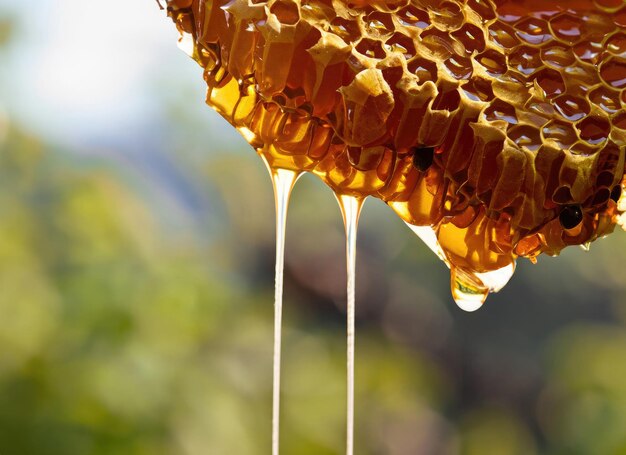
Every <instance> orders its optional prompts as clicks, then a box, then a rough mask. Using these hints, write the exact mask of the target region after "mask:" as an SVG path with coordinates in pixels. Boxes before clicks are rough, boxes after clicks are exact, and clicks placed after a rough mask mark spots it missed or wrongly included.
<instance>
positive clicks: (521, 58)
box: [508, 46, 543, 76]
mask: <svg viewBox="0 0 626 455" xmlns="http://www.w3.org/2000/svg"><path fill="white" fill-rule="evenodd" d="M508 60H509V66H510V67H511V68H513V69H515V70H517V71H519V72H520V73H522V74H525V75H527V76H528V75H530V74H532V73H534V72H535V71H537V70H538V69H539V68H541V67H542V66H543V62H542V61H541V54H540V53H539V52H538V51H537V49H535V48H532V47H529V46H520V47H518V48H517V49H515V51H513V52H512V53H511V54H510V55H509V59H508Z"/></svg>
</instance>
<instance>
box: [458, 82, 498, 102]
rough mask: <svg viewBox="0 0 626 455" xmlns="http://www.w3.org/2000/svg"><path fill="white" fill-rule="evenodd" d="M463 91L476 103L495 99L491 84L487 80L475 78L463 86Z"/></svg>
mask: <svg viewBox="0 0 626 455" xmlns="http://www.w3.org/2000/svg"><path fill="white" fill-rule="evenodd" d="M461 90H462V91H463V93H464V94H465V96H467V97H468V98H469V99H471V100H474V101H490V100H492V99H493V90H492V88H491V83H490V82H489V81H488V80H486V79H481V78H474V79H472V80H470V81H468V82H466V83H465V84H463V85H462V86H461Z"/></svg>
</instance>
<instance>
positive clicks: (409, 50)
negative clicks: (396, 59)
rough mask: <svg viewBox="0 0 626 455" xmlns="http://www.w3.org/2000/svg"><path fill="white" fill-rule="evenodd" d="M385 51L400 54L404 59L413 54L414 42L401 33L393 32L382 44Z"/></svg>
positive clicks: (410, 57)
mask: <svg viewBox="0 0 626 455" xmlns="http://www.w3.org/2000/svg"><path fill="white" fill-rule="evenodd" d="M384 49H385V51H387V52H389V53H395V54H402V55H403V56H404V58H405V59H406V60H410V59H412V58H413V57H414V56H415V44H413V40H412V39H411V38H409V37H408V36H406V35H403V34H402V33H394V34H393V35H392V36H391V37H390V38H389V39H388V40H387V41H385V44H384Z"/></svg>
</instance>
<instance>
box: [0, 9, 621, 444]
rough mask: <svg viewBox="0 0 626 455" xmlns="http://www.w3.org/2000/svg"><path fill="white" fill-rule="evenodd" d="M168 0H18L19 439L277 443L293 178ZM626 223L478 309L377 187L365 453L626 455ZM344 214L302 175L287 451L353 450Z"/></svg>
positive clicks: (12, 314) (12, 213) (361, 387)
mask: <svg viewBox="0 0 626 455" xmlns="http://www.w3.org/2000/svg"><path fill="white" fill-rule="evenodd" d="M176 38H177V37H176V33H175V30H174V27H173V26H172V25H171V24H170V23H169V21H168V20H167V19H166V18H165V16H164V14H163V13H162V12H160V11H159V10H158V8H157V5H156V4H155V3H154V2H152V1H147V0H144V1H136V0H135V1H132V2H131V1H125V0H110V1H107V2H94V1H84V0H27V1H25V2H24V1H20V2H10V1H9V0H0V454H1V455H48V454H50V455H114V454H115V455H117V454H128V455H159V454H177V455H178V454H181V455H183V454H184V455H196V454H197V455H200V454H202V455H206V454H209V455H223V454H224V455H231V454H233V455H248V454H250V455H255V454H260V455H262V454H267V453H269V447H270V402H271V344H272V341H271V339H272V297H273V263H274V215H273V197H272V194H271V187H270V183H269V179H268V177H267V175H266V171H265V169H264V168H263V165H262V163H261V161H260V160H259V159H258V158H257V157H256V156H255V154H254V153H253V152H252V151H251V150H250V149H249V148H248V147H247V145H246V144H245V143H244V141H243V140H242V139H241V138H239V137H238V136H237V135H236V134H235V133H234V132H233V131H231V128H230V127H229V126H228V125H226V124H225V122H224V121H223V120H221V119H220V118H218V116H217V114H215V113H214V112H212V111H211V110H210V109H209V108H207V107H206V106H204V104H203V99H204V87H203V82H202V78H201V71H200V70H199V68H197V67H196V66H195V64H194V63H193V62H192V61H191V60H189V59H188V58H187V57H186V56H185V55H184V54H183V53H182V52H180V51H178V50H177V48H176V43H175V41H176ZM624 261H626V235H624V233H623V232H618V233H615V234H613V235H612V236H611V237H610V238H609V239H606V240H602V241H599V242H597V243H596V244H594V245H593V246H592V249H591V252H589V253H584V252H583V251H581V250H579V249H570V250H568V251H566V252H565V253H564V254H563V255H562V256H561V257H560V258H557V259H552V258H547V257H545V258H544V257H542V258H540V261H539V264H538V265H536V266H532V265H531V264H530V263H528V262H526V261H521V262H520V263H519V266H518V271H517V273H516V275H515V276H514V277H513V279H512V281H511V283H510V284H509V285H508V286H507V287H506V288H505V289H504V290H503V291H502V292H501V293H500V294H497V295H493V296H491V297H490V298H489V299H488V301H487V304H486V306H485V307H484V308H483V309H482V310H481V311H478V312H476V313H473V314H467V313H463V312H462V311H460V310H459V309H457V308H456V307H455V305H454V303H453V302H452V299H451V297H450V294H449V284H448V279H449V278H448V271H447V270H446V268H445V267H444V266H443V264H441V263H440V262H439V261H438V260H437V259H436V258H435V257H434V255H433V254H431V253H430V252H429V251H428V250H427V248H426V247H425V246H424V245H423V244H421V243H420V241H419V240H418V239H417V238H416V237H414V236H413V235H412V234H411V233H410V231H409V230H408V229H407V228H406V227H405V226H404V225H403V224H402V223H401V222H400V221H399V220H398V219H397V218H396V217H395V216H394V215H393V214H392V212H391V211H390V210H389V209H387V208H386V207H385V206H384V205H383V204H381V203H379V202H378V201H372V200H370V201H368V202H367V203H366V206H365V209H364V213H363V216H362V222H361V231H360V233H359V251H358V265H357V267H358V273H357V299H358V302H357V305H358V315H357V327H358V329H357V330H358V331H357V367H356V374H357V409H356V413H357V431H356V438H357V442H356V451H357V453H358V454H364V455H374V454H381V455H383V454H385V455H387V454H388V455H455V454H463V455H491V454H494V455H518V454H519V455H535V454H537V455H538V454H547V455H565V454H567V455H578V454H580V455H619V454H626V276H625V274H624V266H623V263H624ZM344 267H345V265H344V245H343V226H342V223H341V218H340V215H339V212H338V209H337V207H336V203H335V201H334V200H333V197H332V195H331V193H330V191H329V190H328V189H326V188H325V187H324V186H323V185H322V184H321V183H320V182H319V181H317V180H315V179H314V178H312V177H310V176H307V177H305V178H303V179H302V180H301V181H300V182H299V185H298V186H297V188H296V190H295V193H294V196H293V203H292V206H291V209H290V217H289V223H288V233H287V256H286V288H285V305H286V307H285V335H284V368H283V371H284V377H283V414H282V416H283V426H282V453H285V454H287V455H292V454H297V455H309V454H310V455H326V454H328V455H331V454H341V453H343V451H344V449H343V438H344V436H343V435H344V397H345V385H344V377H345V372H344V370H345V359H344V355H345V347H344V346H345V336H344V325H345V322H344V320H345V314H344V292H345V291H344V288H345V275H344Z"/></svg>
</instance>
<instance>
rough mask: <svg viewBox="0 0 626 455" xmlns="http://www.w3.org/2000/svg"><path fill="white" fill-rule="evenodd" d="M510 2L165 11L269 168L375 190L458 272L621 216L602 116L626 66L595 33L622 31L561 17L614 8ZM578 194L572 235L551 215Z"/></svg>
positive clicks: (614, 135) (618, 109)
mask: <svg viewBox="0 0 626 455" xmlns="http://www.w3.org/2000/svg"><path fill="white" fill-rule="evenodd" d="M521 3H524V2H521ZM521 3H520V2H518V4H517V5H515V4H514V3H513V2H506V1H505V2H498V4H497V5H494V4H493V3H491V2H490V1H487V0H482V1H468V2H467V3H462V2H455V1H445V2H437V1H422V2H414V3H411V4H409V3H408V2H402V1H397V2H351V3H350V4H349V5H348V4H347V3H344V2H337V1H335V2H332V4H331V2H323V1H319V2H307V3H305V4H304V5H302V4H301V3H300V2H294V1H284V0H283V1H270V2H251V3H249V4H248V3H247V2H234V3H232V4H230V5H229V6H228V8H226V9H227V10H228V11H226V13H224V10H223V9H220V7H219V6H218V2H198V1H195V0H194V1H184V0H175V1H174V0H173V1H168V10H169V13H170V15H171V16H173V17H174V19H175V20H176V22H177V25H178V28H179V30H181V32H183V33H187V34H189V35H190V36H191V42H192V44H193V47H192V49H191V54H192V56H193V57H194V58H195V59H196V60H197V61H198V62H199V63H200V64H201V65H202V66H203V67H204V68H205V79H206V80H207V83H208V85H209V95H208V97H207V101H208V103H209V104H210V105H212V106H213V107H214V108H216V110H218V112H220V113H221V114H222V115H223V116H224V117H226V118H227V119H228V120H229V121H230V122H231V123H233V125H235V126H236V127H237V128H238V129H239V130H240V131H241V132H242V134H244V136H245V137H246V139H248V141H249V142H251V143H252V145H253V146H255V147H256V148H257V149H258V150H259V152H260V153H261V154H262V155H263V156H264V157H265V158H266V159H267V160H268V162H270V164H271V165H273V166H276V167H285V168H292V169H297V170H305V171H310V172H313V173H315V174H317V175H319V176H320V177H321V178H322V179H323V180H324V181H325V182H326V183H327V184H329V185H330V186H331V187H332V188H333V189H334V190H335V191H337V192H345V193H353V194H357V195H360V196H363V195H373V196H376V197H380V198H381V199H383V200H385V201H386V202H387V203H388V204H389V205H390V206H391V207H392V208H394V210H395V211H396V212H397V213H398V214H399V215H400V216H401V217H402V218H403V219H404V220H405V221H408V222H409V223H411V224H416V225H429V226H432V227H433V228H434V229H435V232H436V233H437V236H438V239H439V242H440V244H441V248H442V249H443V250H444V252H445V255H446V259H447V260H448V261H449V262H450V263H452V264H453V265H454V266H456V267H461V268H463V269H467V270H469V271H473V272H487V271H489V270H495V269H500V268H502V267H506V266H507V264H510V263H511V262H512V261H513V260H514V259H515V257H517V256H518V255H519V256H526V257H529V258H531V259H534V258H535V257H536V256H537V255H538V254H540V253H541V252H545V253H548V254H551V255H554V254H558V252H559V251H560V250H561V249H562V248H563V247H565V246H567V245H570V244H583V243H587V242H589V241H592V240H594V239H595V238H597V237H599V236H603V235H606V234H607V233H608V232H610V230H612V227H613V226H614V224H615V222H616V221H617V217H618V216H619V214H620V210H619V209H618V207H617V204H616V203H615V201H612V200H611V199H610V197H608V196H606V195H607V193H608V194H610V193H611V191H613V188H615V187H617V186H619V185H623V176H624V144H625V143H626V140H625V137H626V136H625V134H626V132H624V131H623V130H622V129H620V128H618V127H612V126H611V122H612V121H613V120H614V119H617V118H618V117H619V115H620V114H621V113H622V112H623V103H624V101H623V98H624V97H622V96H617V93H616V90H615V89H616V87H615V84H619V83H620V82H619V79H617V78H616V76H615V72H616V68H618V69H619V65H620V64H621V59H620V58H619V56H616V55H615V50H613V51H611V48H609V49H607V50H603V48H602V47H600V48H598V47H597V46H596V47H594V43H595V42H596V41H598V39H597V38H596V37H597V36H600V35H601V33H600V32H606V33H602V35H603V36H605V37H606V38H605V41H602V42H600V46H602V43H609V42H611V41H610V40H611V38H612V37H615V36H618V35H619V34H621V33H623V30H622V28H623V27H622V26H621V25H619V24H618V23H617V22H616V21H613V22H611V21H608V22H607V21H604V22H603V23H604V24H607V23H608V24H609V25H604V26H602V27H604V28H606V30H605V29H602V30H600V31H598V30H595V29H594V30H591V31H589V30H587V31H585V33H587V35H584V34H582V35H581V37H580V39H574V38H572V36H571V29H572V27H573V26H572V24H574V26H575V25H576V23H577V22H576V17H575V16H573V15H572V13H571V10H572V9H573V8H576V7H577V5H585V6H587V7H588V8H589V9H590V11H592V13H593V14H596V15H601V16H603V17H609V18H613V17H615V18H618V17H619V14H618V13H619V11H621V10H617V12H616V11H608V10H602V9H599V8H598V7H597V5H596V4H595V3H593V2H587V1H581V0H577V1H575V2H573V3H572V5H571V8H570V10H568V11H560V12H559V11H557V12H556V13H555V12H554V11H548V12H547V13H545V14H544V13H542V14H520V8H519V6H520V4H521ZM526 3H528V4H536V3H537V2H533V1H530V2H526ZM548 3H549V2H548ZM313 4H315V7H311V5H313ZM415 4H417V5H421V6H419V7H418V6H415ZM433 5H438V7H441V5H443V6H445V7H446V8H448V9H450V10H451V11H454V13H455V14H453V15H449V16H455V15H456V16H458V14H457V13H458V12H459V11H461V12H463V14H462V15H461V16H462V17H463V19H464V20H462V21H459V20H458V17H447V16H446V14H441V11H444V10H445V8H442V9H441V10H440V9H437V8H434V7H433ZM207 8H209V9H211V11H210V12H207ZM555 8H556V6H555ZM548 9H549V8H548ZM556 9H557V10H558V8H556ZM622 9H624V10H625V11H626V8H622ZM516 14H517V15H518V17H517V18H516V16H515V15H516ZM226 15H228V20H227V19H226ZM572 17H573V19H572ZM616 20H617V19H616ZM620 20H621V19H620ZM281 21H282V22H281ZM596 22H597V21H596ZM563 24H566V25H563ZM568 24H569V25H568ZM611 24H612V25H611ZM566 26H567V27H569V28H567V29H566V28H565V27H566ZM602 27H601V28H602ZM620 27H622V28H620ZM574 28H575V27H574ZM564 30H565V31H568V32H569V35H567V33H565V34H564ZM481 33H482V40H481V39H476V37H477V36H478V37H481ZM581 33H582V31H581ZM464 36H471V37H472V42H471V45H464V43H463V37H464ZM587 37H591V38H593V39H590V40H589V41H588V42H589V43H591V44H589V46H587V47H589V48H588V49H585V47H586V44H585V43H586V42H587V41H586V38H587ZM614 42H617V43H618V44H619V40H617V41H615V40H614ZM388 43H389V44H388ZM411 44H412V46H411ZM229 46H230V47H229ZM233 46H234V47H233ZM246 46H248V47H247V48H246ZM568 46H569V48H570V49H571V52H570V51H568ZM614 47H616V49H618V50H619V46H617V45H614ZM598 49H600V51H598ZM609 54H610V55H609ZM294 59H296V60H298V62H297V63H298V64H297V65H294V64H291V65H290V66H289V65H285V62H291V63H293V61H294ZM468 62H469V63H468ZM281 65H282V68H281V69H276V68H278V67H279V66H281ZM596 66H597V67H598V68H599V70H598V69H596ZM564 71H565V75H566V76H567V77H564V76H563V72H564ZM603 71H604V74H603ZM576 90H578V91H576ZM590 94H593V95H594V96H593V97H591V96H590ZM616 98H617V101H616ZM618 104H619V106H618ZM612 111H613V112H612ZM598 125H600V126H598ZM607 128H608V130H607ZM603 135H604V136H603ZM567 147H569V148H567ZM424 148H433V149H434V150H435V153H434V157H433V161H432V165H431V166H430V168H429V169H419V168H416V167H415V166H414V165H412V163H413V161H414V156H415V153H416V151H417V150H420V149H424ZM605 196H606V197H605ZM573 204H577V205H580V206H581V207H582V208H583V209H584V210H583V212H584V220H582V221H584V223H583V222H582V221H581V227H580V229H577V230H576V232H573V231H572V230H571V229H564V228H563V227H562V226H561V225H560V223H559V221H558V220H559V214H560V210H562V208H563V207H568V206H571V205H573Z"/></svg>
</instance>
